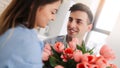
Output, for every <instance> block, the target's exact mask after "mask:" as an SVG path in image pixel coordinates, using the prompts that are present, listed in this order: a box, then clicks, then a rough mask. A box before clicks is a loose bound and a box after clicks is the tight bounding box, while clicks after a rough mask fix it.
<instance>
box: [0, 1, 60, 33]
mask: <svg viewBox="0 0 120 68" xmlns="http://www.w3.org/2000/svg"><path fill="white" fill-rule="evenodd" d="M61 3H62V0H12V2H11V3H10V4H9V6H8V7H7V8H6V10H5V11H4V12H3V14H2V15H1V16H0V35H1V34H3V33H4V32H5V31H6V30H7V29H9V28H12V27H15V26H17V25H19V24H23V25H25V26H26V27H27V28H34V27H35V26H40V27H45V26H46V25H47V22H48V19H50V20H54V15H55V13H56V10H57V9H58V7H59V5H60V4H61ZM50 13H51V14H50ZM45 15H47V16H45ZM50 20H49V21H50Z"/></svg>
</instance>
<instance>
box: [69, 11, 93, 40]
mask: <svg viewBox="0 0 120 68" xmlns="http://www.w3.org/2000/svg"><path fill="white" fill-rule="evenodd" d="M88 22H89V19H88V15H87V13H86V12H84V11H74V12H71V13H70V17H69V20H68V25H67V33H68V36H70V37H72V38H73V37H77V38H79V39H83V37H84V35H85V33H86V32H88V31H90V30H91V28H92V24H90V25H88Z"/></svg>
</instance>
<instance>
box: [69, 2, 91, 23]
mask: <svg viewBox="0 0 120 68" xmlns="http://www.w3.org/2000/svg"><path fill="white" fill-rule="evenodd" d="M69 11H71V12H74V11H84V12H86V13H87V15H88V18H89V21H90V23H89V24H91V23H92V21H93V14H92V11H91V10H90V8H89V7H88V6H86V5H84V4H82V3H76V4H74V5H73V6H72V7H71V8H70V9H69Z"/></svg>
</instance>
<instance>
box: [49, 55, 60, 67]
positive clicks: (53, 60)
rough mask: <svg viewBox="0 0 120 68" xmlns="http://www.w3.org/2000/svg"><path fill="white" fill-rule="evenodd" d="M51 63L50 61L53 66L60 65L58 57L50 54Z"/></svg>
mask: <svg viewBox="0 0 120 68" xmlns="http://www.w3.org/2000/svg"><path fill="white" fill-rule="evenodd" d="M49 63H50V65H51V66H52V67H55V66H56V65H58V63H57V59H56V58H55V57H53V56H50V58H49Z"/></svg>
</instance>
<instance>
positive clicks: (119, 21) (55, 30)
mask: <svg viewBox="0 0 120 68" xmlns="http://www.w3.org/2000/svg"><path fill="white" fill-rule="evenodd" d="M10 2H11V0H0V14H1V13H2V12H3V11H4V9H5V8H6V6H7V5H8V4H9V3H10ZM77 2H80V3H84V4H86V5H87V6H89V7H90V8H91V10H92V12H93V15H94V17H95V18H94V21H93V24H94V26H93V29H92V31H91V32H89V33H87V34H86V35H85V37H84V40H85V42H86V44H87V46H89V47H98V49H99V48H100V47H101V46H102V45H103V44H107V45H109V46H110V47H111V48H112V49H113V50H114V51H115V53H116V56H117V58H116V60H115V61H114V64H116V65H117V66H118V68H120V54H119V52H120V49H119V48H120V8H119V6H120V0H64V2H63V4H62V5H61V7H60V9H59V11H58V13H57V15H56V16H57V18H56V20H55V21H54V22H52V23H50V24H48V26H47V27H46V28H38V29H37V30H36V31H37V32H38V37H39V38H41V40H44V39H46V38H50V37H54V36H58V35H65V34H66V33H67V31H66V26H67V20H68V16H69V13H70V12H69V11H68V10H69V8H70V7H71V6H72V5H73V4H75V3H77Z"/></svg>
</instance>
